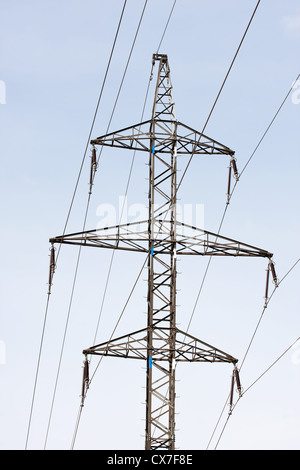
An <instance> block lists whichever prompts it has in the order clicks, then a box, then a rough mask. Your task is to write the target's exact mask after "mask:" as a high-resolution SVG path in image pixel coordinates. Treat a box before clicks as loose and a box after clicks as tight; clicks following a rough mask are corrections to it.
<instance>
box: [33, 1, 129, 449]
mask: <svg viewBox="0 0 300 470" xmlns="http://www.w3.org/2000/svg"><path fill="white" fill-rule="evenodd" d="M126 3H127V0H125V1H124V4H123V7H122V11H121V16H120V19H119V23H118V26H117V30H116V33H115V37H114V41H113V45H112V48H111V53H110V57H109V61H108V64H107V67H106V71H105V76H104V79H103V83H102V87H101V91H100V94H99V98H98V101H97V105H96V110H95V113H94V116H93V119H92V124H91V129H90V132H89V137H88V140H87V144H86V147H85V150H84V155H83V158H82V162H81V166H80V169H79V174H78V177H77V181H76V184H75V188H74V192H73V196H72V199H71V203H70V207H69V210H68V214H67V218H66V222H65V226H64V230H63V233H65V231H66V227H67V225H68V221H69V218H70V214H71V210H72V207H73V203H74V199H75V195H76V192H77V188H78V184H79V180H80V177H81V173H82V169H83V165H84V161H85V158H86V153H87V149H88V145H89V142H90V138H91V135H92V131H93V128H94V124H95V120H96V116H97V113H98V109H99V106H100V102H101V99H102V94H103V90H104V86H105V83H106V79H107V75H108V71H109V68H110V64H111V60H112V56H113V53H114V50H115V45H116V42H117V38H118V35H119V30H120V26H121V23H122V20H123V15H124V11H125V6H126ZM59 250H60V248H59ZM58 254H59V253H58ZM57 258H58V256H57V257H56V259H57ZM49 300H50V289H49V292H48V296H47V303H46V310H45V315H44V321H43V328H42V335H41V341H40V348H39V354H38V361H37V368H36V374H35V381H34V388H33V396H32V401H31V408H30V415H29V423H28V429H27V435H26V442H25V450H26V449H27V446H28V440H29V433H30V428H31V421H32V413H33V407H34V401H35V395H36V387H37V380H38V375H39V368H40V361H41V354H42V349H43V343H44V336H45V328H46V322H47V316H48V309H49Z"/></svg>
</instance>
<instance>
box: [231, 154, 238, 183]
mask: <svg viewBox="0 0 300 470" xmlns="http://www.w3.org/2000/svg"><path fill="white" fill-rule="evenodd" d="M230 164H231V165H232V168H233V172H234V176H235V179H236V181H238V180H239V174H238V170H237V166H236V159H235V158H234V156H233V155H231V160H230Z"/></svg>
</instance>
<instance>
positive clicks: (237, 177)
mask: <svg viewBox="0 0 300 470" xmlns="http://www.w3.org/2000/svg"><path fill="white" fill-rule="evenodd" d="M228 170H229V171H228V186H227V202H226V204H229V202H230V198H231V192H230V187H231V173H232V170H233V172H234V176H235V179H236V181H238V180H239V175H238V171H237V166H236V160H235V158H234V156H233V155H231V160H230V163H229V167H228Z"/></svg>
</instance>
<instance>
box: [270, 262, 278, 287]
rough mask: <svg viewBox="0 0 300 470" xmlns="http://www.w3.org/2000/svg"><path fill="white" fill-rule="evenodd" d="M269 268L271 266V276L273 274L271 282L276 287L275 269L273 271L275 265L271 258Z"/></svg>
mask: <svg viewBox="0 0 300 470" xmlns="http://www.w3.org/2000/svg"><path fill="white" fill-rule="evenodd" d="M270 268H271V273H272V276H273V282H274V284H275V287H278V279H277V274H276V271H275V265H274V263H273V261H272V260H270Z"/></svg>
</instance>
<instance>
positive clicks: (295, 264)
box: [207, 258, 300, 447]
mask: <svg viewBox="0 0 300 470" xmlns="http://www.w3.org/2000/svg"><path fill="white" fill-rule="evenodd" d="M299 261H300V258H298V260H297V261H296V262H295V263H294V264H293V265H292V267H291V268H290V269H289V270H288V271H287V273H286V274H285V275H284V276H283V278H282V279H281V280H280V281H279V282H278V286H279V285H280V284H281V283H282V282H283V281H284V280H285V279H286V278H287V276H288V275H289V274H290V273H291V272H292V271H293V269H294V268H295V267H296V266H297V264H298V263H299ZM276 290H277V287H275V288H274V289H273V291H272V293H271V295H270V297H269V299H268V301H267V303H266V304H265V306H264V308H263V310H262V313H261V315H260V318H259V320H258V323H257V325H256V327H255V329H254V333H253V335H252V337H251V339H250V342H249V345H248V347H247V349H246V352H245V354H244V358H243V360H242V365H241V367H240V369H241V368H242V366H243V365H244V362H245V359H246V357H247V355H248V353H249V350H250V347H251V345H252V343H253V340H254V337H255V335H256V333H257V330H258V326H259V325H260V323H261V320H262V317H263V315H264V313H265V310H266V308H267V306H268V304H269V303H270V301H271V299H272V297H273V295H274V294H275V292H276ZM298 339H299V338H298ZM298 339H297V340H296V341H294V343H293V344H292V345H291V346H290V347H289V348H288V349H286V350H285V352H284V353H283V354H281V355H280V356H279V358H278V359H276V361H274V362H273V363H272V364H271V366H269V367H268V368H267V369H266V371H265V372H264V373H263V374H261V375H260V376H259V377H258V378H257V379H256V380H255V381H254V382H253V383H252V385H250V386H249V387H247V389H246V390H244V391H243V393H242V396H243V395H244V394H245V393H246V391H248V390H249V389H250V388H252V387H253V386H254V384H256V383H257V382H258V380H260V379H261V378H262V377H263V376H264V375H265V374H266V373H267V372H268V371H269V370H270V369H271V368H272V367H273V366H274V365H275V364H276V363H277V362H278V361H279V359H281V358H282V357H283V356H284V355H285V354H286V353H287V352H288V351H289V350H290V349H291V348H292V347H293V345H294V344H295V343H296V342H297V341H298ZM239 400H240V398H238V400H237V402H236V404H235V405H234V407H233V408H232V410H231V412H230V413H229V414H228V416H227V419H226V422H225V424H224V426H223V429H222V431H221V434H220V436H219V439H218V441H217V444H216V446H217V445H218V444H219V442H220V439H221V436H222V435H223V433H224V430H225V427H226V425H227V423H228V420H229V418H230V416H231V414H232V411H233V409H234V408H235V406H236V405H237V403H238V402H239ZM227 402H228V397H227V399H226V402H225V404H224V407H223V409H222V411H221V413H220V416H219V419H218V421H217V424H216V425H215V428H214V431H213V433H212V435H211V437H210V440H209V443H208V446H209V445H210V443H211V441H212V438H213V436H214V434H215V432H216V429H217V427H218V425H219V422H220V420H221V417H222V415H223V413H224V410H225V408H226V405H227ZM208 446H207V447H208Z"/></svg>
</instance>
